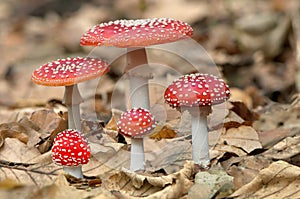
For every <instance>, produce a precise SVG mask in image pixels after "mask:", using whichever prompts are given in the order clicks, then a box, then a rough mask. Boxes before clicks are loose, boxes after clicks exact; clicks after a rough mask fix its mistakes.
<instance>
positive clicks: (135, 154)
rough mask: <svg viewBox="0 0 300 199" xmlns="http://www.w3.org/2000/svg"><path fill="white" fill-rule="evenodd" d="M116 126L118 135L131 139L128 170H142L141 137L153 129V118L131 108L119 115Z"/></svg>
mask: <svg viewBox="0 0 300 199" xmlns="http://www.w3.org/2000/svg"><path fill="white" fill-rule="evenodd" d="M117 125H118V131H119V133H121V134H122V135H124V136H127V137H131V152H130V156H131V158H130V170H131V171H137V170H144V161H145V155H144V143H143V137H144V136H145V135H147V134H149V133H151V131H152V130H153V129H154V128H155V120H154V117H153V116H152V114H151V113H150V112H149V111H148V110H146V109H143V108H133V109H131V110H129V111H127V112H125V113H123V114H122V115H121V117H120V119H119V120H118V122H117Z"/></svg>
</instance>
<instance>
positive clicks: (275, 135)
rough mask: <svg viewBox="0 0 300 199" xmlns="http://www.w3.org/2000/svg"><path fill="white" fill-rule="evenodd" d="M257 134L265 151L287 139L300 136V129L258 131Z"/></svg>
mask: <svg viewBox="0 0 300 199" xmlns="http://www.w3.org/2000/svg"><path fill="white" fill-rule="evenodd" d="M257 133H258V136H259V140H260V142H261V144H262V146H263V147H264V148H265V149H268V148H271V147H272V146H273V145H275V144H276V143H278V142H279V141H280V140H282V139H284V138H286V137H292V136H294V135H297V134H300V129H299V128H292V129H284V128H277V129H273V130H267V131H258V132H257Z"/></svg>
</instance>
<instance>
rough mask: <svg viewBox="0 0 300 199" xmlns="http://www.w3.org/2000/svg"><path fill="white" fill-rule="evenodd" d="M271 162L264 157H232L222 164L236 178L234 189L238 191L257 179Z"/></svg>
mask: <svg viewBox="0 0 300 199" xmlns="http://www.w3.org/2000/svg"><path fill="white" fill-rule="evenodd" d="M270 162H271V161H269V160H266V159H265V158H263V157H262V156H243V157H232V158H230V159H228V160H225V161H223V162H222V163H221V164H222V166H223V167H224V169H225V170H226V172H227V173H228V174H229V175H231V176H233V177H234V187H235V189H238V188H240V187H241V186H244V185H245V184H247V183H249V182H250V181H251V180H252V179H253V178H254V177H256V175H257V173H258V172H259V171H260V170H261V169H264V168H266V167H268V166H269V164H270Z"/></svg>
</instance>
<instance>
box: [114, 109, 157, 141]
mask: <svg viewBox="0 0 300 199" xmlns="http://www.w3.org/2000/svg"><path fill="white" fill-rule="evenodd" d="M117 125H118V129H119V133H121V134H122V135H124V136H128V137H132V138H141V137H143V136H144V135H146V134H149V133H150V132H151V131H152V130H153V129H154V128H155V121H154V117H153V116H152V114H151V113H150V112H149V111H148V110H146V109H143V108H133V109H131V110H129V111H127V112H125V113H123V114H122V115H121V117H120V119H119V120H118V122H117Z"/></svg>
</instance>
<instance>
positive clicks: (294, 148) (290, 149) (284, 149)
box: [263, 135, 300, 160]
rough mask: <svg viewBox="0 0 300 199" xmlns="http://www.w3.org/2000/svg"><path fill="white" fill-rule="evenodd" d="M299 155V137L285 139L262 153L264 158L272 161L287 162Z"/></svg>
mask: <svg viewBox="0 0 300 199" xmlns="http://www.w3.org/2000/svg"><path fill="white" fill-rule="evenodd" d="M299 154H300V135H296V136H294V137H287V138H285V139H283V140H282V141H280V142H278V143H277V144H276V145H274V146H273V147H271V148H270V149H269V150H267V151H266V152H264V153H263V155H264V157H266V158H269V159H274V160H289V158H291V157H293V156H296V155H299Z"/></svg>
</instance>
